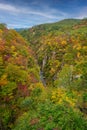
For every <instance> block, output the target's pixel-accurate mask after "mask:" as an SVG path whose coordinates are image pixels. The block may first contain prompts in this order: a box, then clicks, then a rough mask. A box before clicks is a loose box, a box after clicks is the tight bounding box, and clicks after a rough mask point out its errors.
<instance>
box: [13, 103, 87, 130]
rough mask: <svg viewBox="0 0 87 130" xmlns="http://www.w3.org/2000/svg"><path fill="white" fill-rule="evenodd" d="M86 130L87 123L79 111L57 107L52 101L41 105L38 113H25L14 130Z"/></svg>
mask: <svg viewBox="0 0 87 130" xmlns="http://www.w3.org/2000/svg"><path fill="white" fill-rule="evenodd" d="M24 122H26V123H25V124H24ZM38 128H43V129H44V130H52V129H55V128H56V129H60V130H61V129H62V130H86V129H87V122H86V120H85V119H84V118H83V117H82V114H81V113H80V112H79V111H73V110H72V109H71V108H66V107H64V106H60V105H55V104H53V103H52V102H50V101H47V102H45V103H44V104H39V106H38V108H37V110H36V111H34V112H33V113H31V114H30V112H27V113H24V114H23V115H22V116H21V117H20V118H19V120H18V122H17V124H16V126H15V128H14V130H19V129H21V130H23V129H25V130H27V129H31V130H33V129H38Z"/></svg>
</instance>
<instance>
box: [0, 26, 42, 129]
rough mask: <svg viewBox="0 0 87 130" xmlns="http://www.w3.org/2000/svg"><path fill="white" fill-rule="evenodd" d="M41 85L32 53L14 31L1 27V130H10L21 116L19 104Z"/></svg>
mask: <svg viewBox="0 0 87 130" xmlns="http://www.w3.org/2000/svg"><path fill="white" fill-rule="evenodd" d="M39 82H40V77H39V68H38V66H37V64H36V61H35V59H34V56H33V51H32V50H31V48H30V47H29V45H28V44H27V42H26V41H25V40H24V39H23V38H22V37H21V36H20V35H19V34H18V33H17V32H16V31H14V30H8V29H7V28H6V26H5V25H3V24H0V96H1V101H0V103H1V106H0V117H1V120H0V129H1V130H4V129H6V130H7V129H10V127H11V125H12V123H14V121H15V119H16V118H17V116H18V115H19V114H20V113H21V110H20V109H19V102H20V100H21V101H22V100H23V99H24V98H25V97H27V96H29V95H30V92H31V91H32V89H31V86H33V87H36V86H38V84H39Z"/></svg>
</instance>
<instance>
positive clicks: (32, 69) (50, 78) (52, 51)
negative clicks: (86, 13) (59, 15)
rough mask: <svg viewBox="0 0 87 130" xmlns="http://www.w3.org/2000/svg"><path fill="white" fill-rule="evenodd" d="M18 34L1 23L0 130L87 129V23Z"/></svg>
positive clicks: (68, 23) (44, 26)
mask: <svg viewBox="0 0 87 130" xmlns="http://www.w3.org/2000/svg"><path fill="white" fill-rule="evenodd" d="M20 34H21V35H22V36H23V37H24V38H25V39H26V40H27V41H28V42H26V40H24V39H23V38H22V37H21V36H20V35H19V34H18V33H17V32H16V31H15V30H8V29H7V28H6V26H5V25H3V24H0V90H1V92H0V96H1V106H0V115H1V121H0V129H3V130H4V129H6V130H9V129H13V130H86V129H87V93H86V91H87V56H86V55H87V19H83V20H78V19H66V20H62V21H60V22H56V23H52V24H42V25H38V26H35V27H32V28H30V29H28V30H27V29H26V30H23V29H22V30H20ZM44 82H45V85H44Z"/></svg>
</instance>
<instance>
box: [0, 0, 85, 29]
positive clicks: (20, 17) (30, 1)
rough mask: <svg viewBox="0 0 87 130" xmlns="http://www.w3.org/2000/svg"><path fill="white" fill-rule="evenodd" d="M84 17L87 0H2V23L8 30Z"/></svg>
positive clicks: (0, 16)
mask: <svg viewBox="0 0 87 130" xmlns="http://www.w3.org/2000/svg"><path fill="white" fill-rule="evenodd" d="M84 17H87V0H0V23H6V24H7V26H8V28H26V27H31V26H35V25H38V24H42V23H51V22H56V21H59V20H62V19H65V18H79V19H80V18H84Z"/></svg>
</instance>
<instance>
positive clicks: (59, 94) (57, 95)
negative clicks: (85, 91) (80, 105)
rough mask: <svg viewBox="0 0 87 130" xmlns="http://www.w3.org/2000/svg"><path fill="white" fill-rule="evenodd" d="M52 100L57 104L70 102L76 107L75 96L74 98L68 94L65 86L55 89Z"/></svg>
mask: <svg viewBox="0 0 87 130" xmlns="http://www.w3.org/2000/svg"><path fill="white" fill-rule="evenodd" d="M51 100H52V102H54V103H57V104H66V105H67V104H68V105H70V106H71V107H74V106H75V104H76V102H77V100H76V99H75V97H73V98H72V97H70V96H68V94H67V91H66V89H64V88H58V89H57V90H55V91H53V93H52V96H51Z"/></svg>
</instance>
